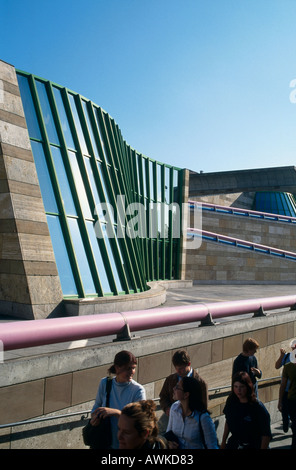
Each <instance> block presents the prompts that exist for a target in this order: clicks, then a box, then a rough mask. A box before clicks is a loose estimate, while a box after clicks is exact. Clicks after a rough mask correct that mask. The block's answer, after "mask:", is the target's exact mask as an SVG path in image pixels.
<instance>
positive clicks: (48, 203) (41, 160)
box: [31, 141, 58, 214]
mask: <svg viewBox="0 0 296 470" xmlns="http://www.w3.org/2000/svg"><path fill="white" fill-rule="evenodd" d="M31 147H32V151H33V156H34V161H35V165H36V170H37V175H38V180H39V185H40V190H41V194H42V200H43V204H44V208H45V211H46V212H52V213H55V214H57V213H58V207H57V203H56V199H55V195H54V192H53V188H52V184H51V179H50V175H49V171H48V166H47V163H46V159H45V155H44V151H43V145H42V144H41V142H35V141H32V142H31Z"/></svg>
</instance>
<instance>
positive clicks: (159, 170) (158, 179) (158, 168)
mask: <svg viewBox="0 0 296 470" xmlns="http://www.w3.org/2000/svg"><path fill="white" fill-rule="evenodd" d="M161 179H162V178H161V166H160V165H158V164H157V200H158V201H159V202H161V201H162V194H161V188H162V181H161Z"/></svg>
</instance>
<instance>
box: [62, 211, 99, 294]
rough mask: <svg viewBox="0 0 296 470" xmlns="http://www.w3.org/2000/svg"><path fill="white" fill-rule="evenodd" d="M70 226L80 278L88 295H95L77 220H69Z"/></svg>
mask: <svg viewBox="0 0 296 470" xmlns="http://www.w3.org/2000/svg"><path fill="white" fill-rule="evenodd" d="M68 224H69V228H70V232H71V238H72V242H73V245H74V249H75V255H76V258H77V263H78V268H79V272H80V277H81V280H82V284H83V288H84V291H85V293H86V294H94V293H95V292H96V288H95V285H94V282H93V278H92V274H91V271H90V268H89V264H88V259H87V256H86V253H85V248H84V245H83V242H82V238H81V233H80V230H79V226H78V221H77V219H71V218H68Z"/></svg>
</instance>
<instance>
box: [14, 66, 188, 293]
mask: <svg viewBox="0 0 296 470" xmlns="http://www.w3.org/2000/svg"><path fill="white" fill-rule="evenodd" d="M17 77H18V81H19V87H20V92H21V97H22V102H23V106H24V111H25V116H26V121H27V125H28V131H29V136H30V141H31V147H32V152H33V155H34V160H35V164H36V169H37V174H38V179H39V183H40V189H41V193H42V198H43V202H44V207H45V212H46V216H47V221H48V227H49V231H50V235H51V239H52V244H53V249H54V253H55V258H56V263H57V268H58V272H59V276H60V280H61V285H62V289H63V293H64V296H65V297H87V296H107V295H123V294H129V293H134V292H142V291H144V290H146V289H147V281H152V280H164V279H174V278H175V279H177V278H178V273H179V252H180V236H179V237H173V224H174V217H175V216H174V215H173V213H172V210H169V205H170V204H171V203H177V204H179V207H180V209H181V207H182V201H181V194H182V181H183V171H182V170H181V169H179V168H176V167H172V166H169V165H165V164H162V163H160V162H156V161H155V160H152V159H150V158H148V157H146V156H144V155H142V154H140V153H139V152H137V151H136V150H135V149H133V148H131V147H130V146H129V145H128V144H127V143H126V142H125V141H124V139H123V137H122V135H121V131H120V129H119V127H118V125H117V124H116V123H115V121H114V119H112V118H111V117H110V116H109V115H108V114H107V113H106V112H105V111H103V110H102V109H101V108H100V107H99V106H97V105H95V104H94V103H92V102H91V101H90V100H88V99H86V98H84V97H82V96H80V95H79V94H77V93H75V92H73V91H70V90H68V89H66V88H64V87H61V86H59V85H57V84H54V83H51V82H49V81H48V80H44V79H42V78H39V77H36V76H33V75H32V74H28V73H26V72H22V71H17ZM119 196H124V208H123V209H122V210H121V211H120V208H119V207H118V199H117V198H118V197H119ZM104 203H106V204H109V205H108V206H107V207H105V209H106V210H105V211H101V210H99V211H98V209H100V207H101V206H100V204H104ZM135 203H138V204H142V205H143V207H144V208H145V210H144V211H143V210H140V211H138V213H137V212H135V213H133V212H132V211H131V214H130V215H128V214H127V209H128V208H130V207H132V206H130V205H131V204H135ZM150 203H154V204H156V203H162V204H161V206H160V210H157V211H156V210H155V211H154V213H153V214H152V213H151V212H149V210H148V209H149V205H150ZM120 214H121V217H120ZM179 215H180V218H181V216H182V215H181V210H180V214H179ZM136 216H137V219H135V218H134V217H136ZM135 220H138V221H139V222H143V221H145V225H144V226H146V228H147V233H146V235H145V236H143V234H140V236H139V233H138V232H137V230H139V224H134V221H135ZM178 223H180V222H179V221H178ZM128 227H133V228H134V229H135V230H136V235H137V236H135V237H131V236H129V233H130V232H128ZM151 228H155V230H154V232H153V233H151V232H150V231H149V229H151ZM110 234H111V235H112V236H110ZM122 234H124V236H122Z"/></svg>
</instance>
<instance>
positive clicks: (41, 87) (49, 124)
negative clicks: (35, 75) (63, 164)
mask: <svg viewBox="0 0 296 470" xmlns="http://www.w3.org/2000/svg"><path fill="white" fill-rule="evenodd" d="M35 83H36V88H37V91H38V95H39V101H40V105H41V109H42V114H43V120H44V123H45V127H46V132H47V136H48V140H49V142H50V143H51V144H56V145H60V142H59V138H58V134H57V131H56V128H55V124H54V120H53V116H52V112H51V108H50V104H49V101H48V96H47V92H46V87H45V84H44V83H41V82H39V80H36V82H35Z"/></svg>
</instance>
